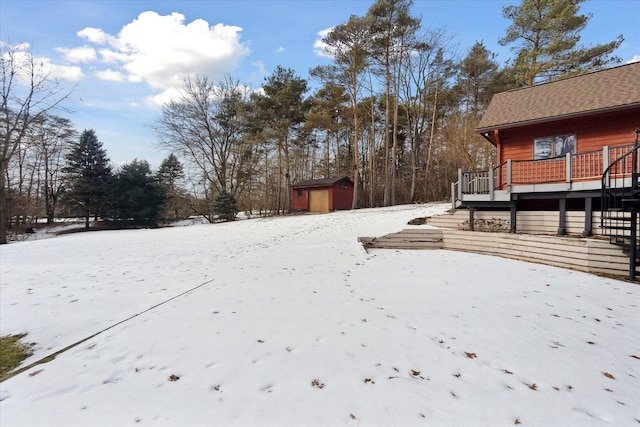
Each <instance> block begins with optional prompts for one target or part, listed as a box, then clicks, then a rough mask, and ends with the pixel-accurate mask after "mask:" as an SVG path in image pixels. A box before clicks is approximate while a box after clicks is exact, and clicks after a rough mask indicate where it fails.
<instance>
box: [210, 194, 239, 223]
mask: <svg viewBox="0 0 640 427" xmlns="http://www.w3.org/2000/svg"><path fill="white" fill-rule="evenodd" d="M212 212H213V214H214V215H218V218H219V219H222V220H224V221H235V219H236V215H237V214H238V204H237V202H236V199H235V198H234V197H233V196H232V195H231V194H229V193H228V192H227V191H225V190H222V191H221V192H220V193H219V194H218V197H216V199H215V200H214V201H213V209H212Z"/></svg>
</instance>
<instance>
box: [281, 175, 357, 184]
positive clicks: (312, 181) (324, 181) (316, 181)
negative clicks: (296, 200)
mask: <svg viewBox="0 0 640 427" xmlns="http://www.w3.org/2000/svg"><path fill="white" fill-rule="evenodd" d="M343 179H347V180H349V181H351V179H350V178H349V177H348V176H341V177H338V178H324V179H308V180H306V181H298V182H296V183H294V184H292V185H291V186H292V187H320V186H323V185H333V184H335V183H336V182H338V181H341V180H343Z"/></svg>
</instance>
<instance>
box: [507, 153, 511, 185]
mask: <svg viewBox="0 0 640 427" xmlns="http://www.w3.org/2000/svg"><path fill="white" fill-rule="evenodd" d="M507 190H508V191H509V192H511V159H509V160H507Z"/></svg>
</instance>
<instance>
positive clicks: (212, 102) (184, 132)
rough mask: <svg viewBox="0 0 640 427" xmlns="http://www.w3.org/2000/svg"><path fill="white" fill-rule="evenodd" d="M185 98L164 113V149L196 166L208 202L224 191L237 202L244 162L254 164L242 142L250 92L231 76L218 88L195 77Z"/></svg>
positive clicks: (160, 126) (161, 127) (159, 127)
mask: <svg viewBox="0 0 640 427" xmlns="http://www.w3.org/2000/svg"><path fill="white" fill-rule="evenodd" d="M180 93H181V94H180V97H179V98H178V99H174V100H172V101H171V102H169V104H167V105H165V106H164V107H163V108H162V116H161V118H160V119H159V120H158V122H157V123H156V126H155V131H156V134H157V135H158V137H159V139H160V146H161V147H163V148H165V149H167V150H169V151H171V152H173V153H176V154H179V155H181V156H183V157H184V158H185V159H186V160H187V161H188V162H189V163H190V164H192V165H194V166H195V167H194V170H196V171H197V174H198V175H199V177H200V178H201V180H198V181H200V182H201V183H202V185H203V186H204V188H203V192H204V194H205V195H206V196H207V198H208V199H210V200H209V201H212V200H213V197H215V193H218V192H221V191H227V192H229V193H230V194H232V195H233V196H234V197H238V195H239V193H240V192H241V190H242V189H243V186H244V185H245V184H246V182H245V181H246V180H247V178H248V177H247V176H246V175H247V174H246V173H245V172H246V167H247V165H246V164H245V163H246V162H247V161H249V160H251V156H250V155H248V153H247V152H246V150H250V149H251V147H249V146H248V145H247V144H244V141H243V135H244V133H245V125H244V123H243V111H244V109H245V107H246V104H247V101H248V99H249V98H248V95H249V91H248V89H247V88H246V87H245V86H242V85H240V84H239V82H238V81H236V80H234V79H232V78H231V77H230V76H226V77H225V78H224V79H223V80H222V81H220V82H219V83H218V84H213V83H212V82H210V81H209V79H208V78H207V77H206V76H196V77H194V78H190V77H189V78H187V79H185V82H184V87H183V88H182V90H181V92H180ZM190 170H191V169H187V172H189V171H190Z"/></svg>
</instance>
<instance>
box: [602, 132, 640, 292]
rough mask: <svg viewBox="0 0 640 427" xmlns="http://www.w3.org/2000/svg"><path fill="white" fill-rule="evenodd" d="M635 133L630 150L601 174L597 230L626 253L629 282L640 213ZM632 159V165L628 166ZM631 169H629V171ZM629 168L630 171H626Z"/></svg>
mask: <svg viewBox="0 0 640 427" xmlns="http://www.w3.org/2000/svg"><path fill="white" fill-rule="evenodd" d="M638 134H640V129H636V131H635V140H634V145H633V148H632V149H631V150H630V151H629V152H627V153H625V154H624V155H622V156H620V157H619V158H617V159H616V160H615V161H613V162H612V163H611V164H610V165H609V167H607V169H606V170H605V171H604V173H603V174H602V181H601V183H602V186H601V188H602V192H601V204H600V206H601V215H600V227H601V228H602V229H603V234H604V235H607V236H609V241H610V242H611V243H614V244H617V245H621V246H623V248H627V249H628V251H629V280H632V281H635V280H636V266H637V264H638V259H637V257H638V253H639V252H640V248H639V247H638V246H639V245H640V244H639V242H638V213H639V211H640V182H639V178H640V173H639V172H640V168H639V166H638V160H639V156H638V150H639V149H640V145H639V143H638ZM629 158H631V162H630V163H631V164H629ZM629 166H631V168H629ZM629 169H630V170H629Z"/></svg>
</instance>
